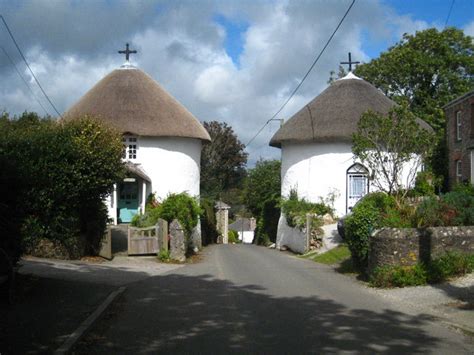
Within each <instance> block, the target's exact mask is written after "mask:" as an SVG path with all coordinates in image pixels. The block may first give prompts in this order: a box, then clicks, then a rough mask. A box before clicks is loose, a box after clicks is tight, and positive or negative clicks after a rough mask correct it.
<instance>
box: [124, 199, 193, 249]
mask: <svg viewBox="0 0 474 355" xmlns="http://www.w3.org/2000/svg"><path fill="white" fill-rule="evenodd" d="M201 212H202V210H201V208H200V207H199V204H198V202H197V200H196V199H195V198H193V197H191V196H189V195H188V194H187V193H185V192H182V193H179V194H169V195H168V197H167V198H166V199H165V200H164V201H163V202H162V203H160V204H158V206H157V207H155V208H149V209H148V210H147V211H146V212H145V214H143V215H136V216H135V217H134V218H133V219H132V222H131V224H132V225H133V226H136V227H150V226H154V225H155V224H156V223H158V219H159V218H162V219H164V220H166V221H167V222H168V223H171V222H172V221H173V220H174V219H177V220H178V222H179V223H180V225H181V226H182V228H183V229H184V235H185V237H186V244H187V249H188V250H190V249H191V247H192V233H193V229H194V228H195V227H196V226H197V224H198V222H199V215H200V214H201Z"/></svg>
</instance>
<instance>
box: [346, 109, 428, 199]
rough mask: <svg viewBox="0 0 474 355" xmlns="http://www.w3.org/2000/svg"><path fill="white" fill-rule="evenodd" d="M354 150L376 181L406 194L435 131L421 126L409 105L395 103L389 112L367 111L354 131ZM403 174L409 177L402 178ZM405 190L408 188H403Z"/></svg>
mask: <svg viewBox="0 0 474 355" xmlns="http://www.w3.org/2000/svg"><path fill="white" fill-rule="evenodd" d="M352 139H353V145H352V152H353V154H354V156H355V157H356V158H357V159H358V160H360V162H361V163H362V164H364V165H365V166H367V167H368V168H369V170H370V172H371V173H372V175H373V184H374V185H375V186H376V187H377V188H378V189H379V190H381V191H384V192H386V193H388V194H391V195H397V194H400V193H402V195H404V194H406V190H404V188H405V187H408V186H412V185H413V183H414V181H415V178H416V174H417V172H418V171H419V169H420V167H421V165H422V163H423V159H424V158H425V157H426V156H427V154H428V153H429V149H430V143H431V142H432V140H433V133H432V132H431V131H429V130H428V129H427V128H423V127H422V126H420V124H419V121H417V119H416V117H415V115H414V114H413V113H411V112H410V111H409V110H408V107H407V106H406V105H401V106H395V107H393V108H392V109H391V110H390V112H389V113H388V115H382V114H380V113H378V112H374V111H370V110H369V111H367V112H365V113H364V114H363V115H362V116H361V118H360V120H359V122H358V126H357V132H356V133H355V134H354V135H353V137H352ZM403 175H405V176H406V181H402V179H403ZM403 191H405V192H403Z"/></svg>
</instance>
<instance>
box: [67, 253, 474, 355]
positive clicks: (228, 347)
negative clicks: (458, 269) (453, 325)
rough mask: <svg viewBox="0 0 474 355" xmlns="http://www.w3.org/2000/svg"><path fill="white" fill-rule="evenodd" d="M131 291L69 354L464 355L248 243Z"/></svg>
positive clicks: (355, 291)
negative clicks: (346, 354) (391, 354)
mask: <svg viewBox="0 0 474 355" xmlns="http://www.w3.org/2000/svg"><path fill="white" fill-rule="evenodd" d="M203 254H204V255H203V258H202V261H201V262H200V263H197V264H191V265H186V266H184V267H182V268H179V269H176V270H171V271H169V272H167V273H165V274H162V275H157V276H152V277H149V278H147V279H144V280H141V281H137V282H135V283H132V284H129V285H128V286H127V290H126V291H125V292H124V293H123V294H122V296H121V297H120V299H118V300H117V302H114V304H113V305H112V306H111V307H110V309H109V310H108V311H107V312H106V315H105V316H104V317H103V318H102V320H100V321H99V322H98V323H97V324H96V326H94V327H93V328H92V329H91V331H90V333H89V334H88V335H87V336H86V337H85V338H84V339H83V340H82V341H81V342H80V343H79V344H78V345H77V346H76V347H75V348H74V349H73V353H77V354H85V353H88V354H89V353H97V354H106V353H113V354H147V353H150V354H152V353H153V354H156V353H173V354H176V353H178V354H179V353H182V354H185V353H186V354H189V353H200V354H224V353H225V354H227V353H240V354H242V353H245V354H247V353H255V354H266V353H271V354H300V353H324V354H328V353H329V354H332V353H344V354H345V353H357V354H358V353H370V354H373V353H377V354H379V353H387V354H390V353H394V354H395V353H396V354H400V353H433V354H472V352H473V351H472V350H473V349H474V347H473V343H472V339H471V338H469V337H467V336H465V335H463V334H461V333H458V332H455V331H453V330H451V329H449V328H447V327H445V326H442V325H441V324H439V323H438V322H437V321H436V319H434V318H433V317H432V315H430V314H425V313H422V312H415V311H413V309H407V311H404V310H403V309H400V307H394V305H393V304H392V303H391V302H388V301H387V300H386V299H385V298H384V297H381V296H380V295H377V294H376V293H374V292H372V291H370V290H368V289H367V288H366V287H365V286H363V285H361V284H360V283H358V282H357V281H355V280H353V279H351V278H348V277H346V276H343V275H340V274H337V273H336V272H335V271H334V270H333V269H332V268H330V267H327V266H324V265H319V264H316V263H313V262H310V261H307V260H302V259H298V258H296V257H294V256H291V255H289V254H286V253H281V252H278V251H275V250H269V249H266V248H263V247H257V246H253V245H214V246H210V247H207V248H205V250H204V252H203Z"/></svg>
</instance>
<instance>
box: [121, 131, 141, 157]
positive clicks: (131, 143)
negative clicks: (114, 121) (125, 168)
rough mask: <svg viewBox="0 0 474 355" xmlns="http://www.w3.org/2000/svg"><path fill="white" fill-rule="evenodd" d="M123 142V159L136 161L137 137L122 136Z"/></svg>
mask: <svg viewBox="0 0 474 355" xmlns="http://www.w3.org/2000/svg"><path fill="white" fill-rule="evenodd" d="M122 142H123V148H124V149H123V159H127V160H134V159H137V151H138V141H137V137H130V136H124V137H123V138H122Z"/></svg>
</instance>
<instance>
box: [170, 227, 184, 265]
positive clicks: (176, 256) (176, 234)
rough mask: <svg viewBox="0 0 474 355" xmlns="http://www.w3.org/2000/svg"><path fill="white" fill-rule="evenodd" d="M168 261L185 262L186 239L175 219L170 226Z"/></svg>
mask: <svg viewBox="0 0 474 355" xmlns="http://www.w3.org/2000/svg"><path fill="white" fill-rule="evenodd" d="M170 259H171V260H175V261H179V262H185V261H186V237H185V236H184V230H183V228H182V227H181V225H180V224H179V222H178V221H177V220H176V219H175V220H173V222H171V224H170Z"/></svg>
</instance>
